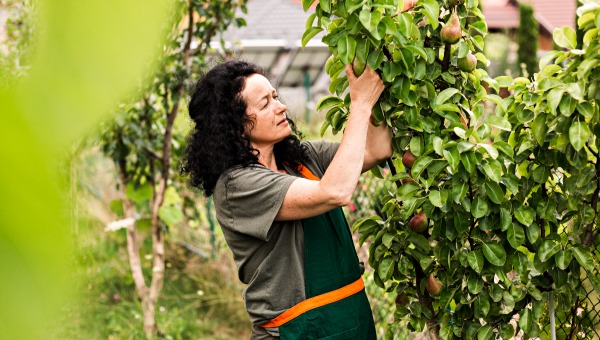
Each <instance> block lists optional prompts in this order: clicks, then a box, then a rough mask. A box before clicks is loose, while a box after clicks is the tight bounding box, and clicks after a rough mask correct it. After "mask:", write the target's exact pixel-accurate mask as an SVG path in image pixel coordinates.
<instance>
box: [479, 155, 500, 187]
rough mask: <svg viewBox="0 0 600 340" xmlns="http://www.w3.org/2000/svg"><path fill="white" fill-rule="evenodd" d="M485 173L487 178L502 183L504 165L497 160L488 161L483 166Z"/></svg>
mask: <svg viewBox="0 0 600 340" xmlns="http://www.w3.org/2000/svg"><path fill="white" fill-rule="evenodd" d="M483 171H484V172H485V174H486V176H487V177H488V178H489V179H491V180H492V181H494V182H496V183H500V179H501V178H502V177H501V176H502V164H501V163H500V162H499V161H497V160H488V161H487V162H486V163H485V164H484V165H483Z"/></svg>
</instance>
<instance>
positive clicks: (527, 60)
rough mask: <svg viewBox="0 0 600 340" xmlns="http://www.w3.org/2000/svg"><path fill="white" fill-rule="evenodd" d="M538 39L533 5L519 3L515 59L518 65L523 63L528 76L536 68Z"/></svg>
mask: <svg viewBox="0 0 600 340" xmlns="http://www.w3.org/2000/svg"><path fill="white" fill-rule="evenodd" d="M538 39H539V25H538V22H537V20H535V15H534V12H533V7H531V5H529V4H524V3H519V32H518V37H517V40H518V41H517V42H518V44H519V49H518V51H517V60H518V62H519V65H521V64H525V69H526V70H527V73H528V74H529V76H531V75H533V74H534V73H535V72H537V70H538V66H537V64H538V57H537V51H538Z"/></svg>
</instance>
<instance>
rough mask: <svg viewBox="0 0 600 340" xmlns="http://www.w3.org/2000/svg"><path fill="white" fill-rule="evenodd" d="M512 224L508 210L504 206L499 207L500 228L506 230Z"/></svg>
mask: <svg viewBox="0 0 600 340" xmlns="http://www.w3.org/2000/svg"><path fill="white" fill-rule="evenodd" d="M511 225H512V216H511V215H510V210H508V209H506V208H500V230H502V231H506V230H508V228H510V226H511Z"/></svg>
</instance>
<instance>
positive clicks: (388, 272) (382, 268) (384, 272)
mask: <svg viewBox="0 0 600 340" xmlns="http://www.w3.org/2000/svg"><path fill="white" fill-rule="evenodd" d="M393 273H394V260H392V258H390V257H386V258H384V259H383V260H382V261H381V262H379V266H378V267H377V274H378V275H379V278H381V281H383V282H386V281H387V280H389V279H390V277H392V274H393Z"/></svg>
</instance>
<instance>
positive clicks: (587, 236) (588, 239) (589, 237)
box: [582, 158, 600, 247]
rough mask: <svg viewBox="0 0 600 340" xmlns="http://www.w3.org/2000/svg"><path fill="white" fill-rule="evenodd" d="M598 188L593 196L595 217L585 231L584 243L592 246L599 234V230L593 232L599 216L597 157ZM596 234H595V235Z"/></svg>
mask: <svg viewBox="0 0 600 340" xmlns="http://www.w3.org/2000/svg"><path fill="white" fill-rule="evenodd" d="M595 168H596V190H594V196H592V209H593V210H594V219H593V220H592V222H591V223H590V224H588V226H587V229H586V231H585V237H584V239H583V242H582V243H583V244H584V245H586V246H588V247H589V246H591V245H592V241H593V240H594V238H595V236H597V235H598V231H596V232H593V229H594V224H595V221H596V217H598V195H600V161H598V158H596V164H595ZM594 234H595V236H594Z"/></svg>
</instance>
